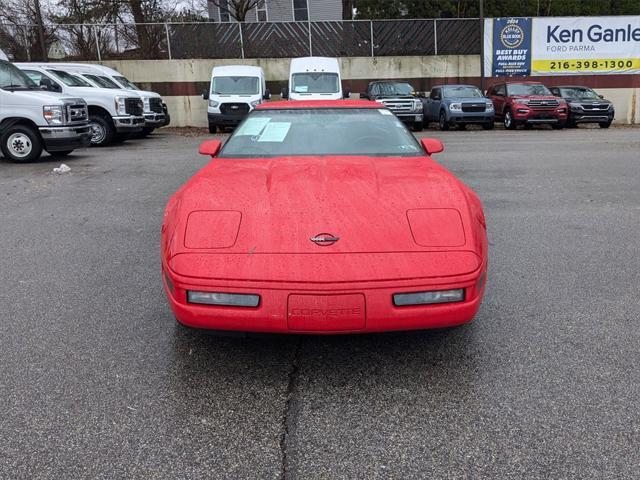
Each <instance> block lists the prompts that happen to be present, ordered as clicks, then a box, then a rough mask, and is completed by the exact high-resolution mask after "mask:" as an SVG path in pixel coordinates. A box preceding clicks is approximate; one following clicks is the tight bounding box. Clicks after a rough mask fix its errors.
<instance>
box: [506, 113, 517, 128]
mask: <svg viewBox="0 0 640 480" xmlns="http://www.w3.org/2000/svg"><path fill="white" fill-rule="evenodd" d="M504 128H506V129H507V130H514V129H515V128H516V121H515V120H514V119H513V114H512V113H511V110H507V111H506V112H504Z"/></svg>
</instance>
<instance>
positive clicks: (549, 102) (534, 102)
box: [529, 100, 559, 109]
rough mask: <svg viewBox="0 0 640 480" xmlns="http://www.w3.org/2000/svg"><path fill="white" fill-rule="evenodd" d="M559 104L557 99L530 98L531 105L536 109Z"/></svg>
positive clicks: (553, 106)
mask: <svg viewBox="0 0 640 480" xmlns="http://www.w3.org/2000/svg"><path fill="white" fill-rule="evenodd" d="M558 105H559V103H558V101H557V100H529V107H530V108H536V109H546V108H556V107H557V106H558Z"/></svg>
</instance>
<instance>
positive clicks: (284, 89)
mask: <svg viewBox="0 0 640 480" xmlns="http://www.w3.org/2000/svg"><path fill="white" fill-rule="evenodd" d="M280 96H281V97H282V99H283V100H287V99H288V98H289V89H288V88H287V87H282V91H281V92H280Z"/></svg>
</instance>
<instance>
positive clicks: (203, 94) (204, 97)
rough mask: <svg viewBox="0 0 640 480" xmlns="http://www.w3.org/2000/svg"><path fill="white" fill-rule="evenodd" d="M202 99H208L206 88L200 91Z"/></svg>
mask: <svg viewBox="0 0 640 480" xmlns="http://www.w3.org/2000/svg"><path fill="white" fill-rule="evenodd" d="M202 99H203V100H209V89H208V88H207V89H206V90H203V91H202Z"/></svg>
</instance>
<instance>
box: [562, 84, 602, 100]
mask: <svg viewBox="0 0 640 480" xmlns="http://www.w3.org/2000/svg"><path fill="white" fill-rule="evenodd" d="M560 93H561V95H562V96H563V97H568V98H591V99H599V98H600V97H599V96H598V94H597V93H596V92H594V91H593V90H591V89H590V88H586V87H571V88H561V89H560Z"/></svg>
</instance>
